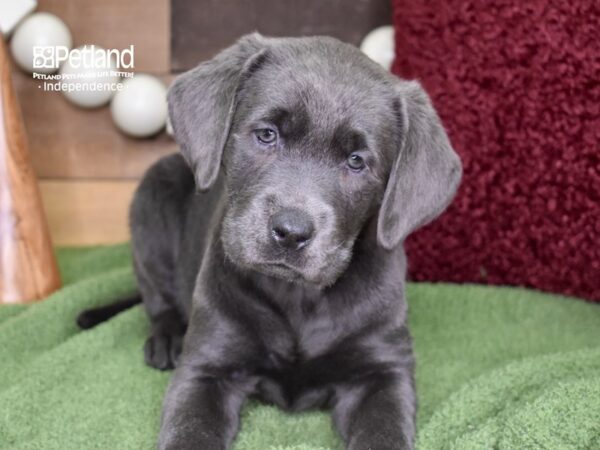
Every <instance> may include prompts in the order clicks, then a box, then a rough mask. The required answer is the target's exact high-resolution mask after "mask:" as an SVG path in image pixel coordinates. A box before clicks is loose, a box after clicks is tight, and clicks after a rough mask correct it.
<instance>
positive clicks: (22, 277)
mask: <svg viewBox="0 0 600 450" xmlns="http://www.w3.org/2000/svg"><path fill="white" fill-rule="evenodd" d="M60 285H61V281H60V274H59V271H58V265H57V263H56V258H55V257H54V253H53V248H52V243H51V241H50V234H49V232H48V225H47V223H46V217H45V215H44V209H43V206H42V202H41V199H40V193H39V190H38V185H37V180H36V177H35V173H34V172H33V168H32V165H31V161H30V159H29V151H28V149H27V140H26V136H25V128H24V125H23V120H22V118H21V112H20V110H19V105H18V103H17V98H16V95H15V92H14V90H13V87H12V81H11V74H10V59H9V56H8V51H7V49H6V45H5V44H4V39H3V37H2V35H1V34H0V304H1V303H26V302H32V301H35V300H38V299H41V298H43V297H45V296H47V295H48V294H50V293H52V292H53V291H55V290H56V289H58V288H59V287H60Z"/></svg>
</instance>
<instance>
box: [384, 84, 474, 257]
mask: <svg viewBox="0 0 600 450" xmlns="http://www.w3.org/2000/svg"><path fill="white" fill-rule="evenodd" d="M396 90H397V95H398V99H399V103H398V109H399V111H398V113H399V115H400V118H399V119H400V120H399V121H400V128H401V130H400V133H401V140H400V142H401V145H400V148H399V149H398V154H397V155H396V159H395V161H394V165H393V167H392V170H391V173H390V176H389V179H388V183H387V187H386V190H385V194H384V197H383V202H382V205H381V208H380V211H379V218H378V222H377V239H378V242H379V245H381V246H382V247H383V248H385V249H388V250H390V249H392V248H394V247H396V246H397V245H398V244H400V243H401V242H402V241H404V239H405V238H406V236H408V235H409V234H410V233H411V232H412V231H414V230H415V229H417V228H418V227H420V226H422V225H425V224H427V223H428V222H430V221H432V220H433V219H435V218H436V217H437V216H438V215H440V214H441V213H442V211H444V209H446V207H447V206H448V204H449V203H450V201H451V200H452V198H453V197H454V194H455V193H456V189H457V188H458V185H459V183H460V179H461V176H462V165H461V163H460V159H459V157H458V155H457V154H456V153H455V152H454V150H453V149H452V146H451V145H450V141H449V140H448V136H447V135H446V131H445V130H444V127H443V126H442V124H441V122H440V119H439V117H438V115H437V113H436V112H435V110H434V109H433V106H432V104H431V100H430V99H429V96H428V95H427V93H426V92H425V91H424V90H423V88H422V87H421V85H420V84H419V83H418V82H416V81H411V82H407V81H400V82H399V83H398V85H397V87H396Z"/></svg>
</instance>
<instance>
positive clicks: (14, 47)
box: [10, 12, 73, 73]
mask: <svg viewBox="0 0 600 450" xmlns="http://www.w3.org/2000/svg"><path fill="white" fill-rule="evenodd" d="M72 45H73V39H72V37H71V32H70V31H69V28H68V27H67V26H66V25H65V23H64V22H63V21H62V20H60V19H59V18H58V17H56V16H55V15H53V14H49V13H44V12H41V13H35V14H32V15H30V16H29V17H27V18H25V20H23V22H21V24H20V25H18V26H17V28H16V29H15V30H14V33H13V37H12V39H11V41H10V50H11V53H12V55H13V58H14V59H15V61H16V63H17V65H18V66H19V67H20V68H21V69H23V70H25V71H27V72H38V73H54V72H56V70H57V69H58V64H55V59H54V56H53V54H52V52H53V49H56V48H57V47H61V48H62V50H65V49H66V50H67V51H68V50H70V49H71V46H72ZM34 47H45V49H43V51H42V49H38V50H39V51H38V53H36V57H35V59H36V62H37V64H35V65H34ZM63 53H64V52H63Z"/></svg>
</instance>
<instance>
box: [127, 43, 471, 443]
mask: <svg viewBox="0 0 600 450" xmlns="http://www.w3.org/2000/svg"><path fill="white" fill-rule="evenodd" d="M168 103H169V111H170V118H171V121H172V125H173V129H174V133H175V137H176V139H177V142H178V144H179V146H180V147H181V155H182V156H180V155H173V156H169V157H166V158H164V159H162V160H160V161H159V162H158V163H157V164H155V165H154V166H153V167H152V168H151V169H150V170H149V171H148V172H147V174H146V175H145V177H144V179H143V181H142V183H141V185H140V187H139V189H138V191H137V194H136V196H135V199H134V202H133V206H132V210H131V227H132V236H133V253H134V264H135V272H136V275H137V281H138V285H139V290H140V293H141V296H142V298H143V303H144V306H145V308H146V311H147V313H148V316H149V318H150V322H151V333H150V337H149V339H148V341H147V343H146V347H145V355H146V360H147V362H148V364H150V365H151V366H153V367H156V368H159V369H169V368H172V367H176V370H175V372H174V374H173V377H172V379H171V382H170V385H169V388H168V390H167V393H166V397H165V400H164V407H163V413H162V424H161V429H160V436H159V439H158V442H159V443H158V447H159V448H160V449H178V450H181V449H200V450H219V449H228V448H231V445H232V442H233V440H234V438H235V436H236V433H237V430H238V427H239V416H240V409H241V408H242V405H243V403H244V401H245V399H246V398H248V397H249V396H252V397H257V398H259V399H262V400H263V401H265V402H269V403H272V404H275V405H278V406H280V407H281V408H284V409H285V410H289V411H300V410H305V409H308V408H331V409H332V411H333V420H334V423H335V425H336V427H337V429H338V430H339V433H340V435H341V437H342V438H343V440H344V442H345V443H346V446H347V448H348V449H351V450H368V449H370V450H394V449H411V448H413V446H414V439H415V409H416V399H415V390H414V382H413V368H414V357H413V351H412V343H411V337H410V334H409V331H408V329H407V325H406V315H407V306H406V301H405V296H404V286H405V273H406V258H405V253H404V251H403V247H402V243H403V241H404V239H405V238H406V236H407V235H408V234H409V233H410V232H412V231H413V230H415V229H416V228H418V227H419V226H421V225H423V224H425V223H427V222H429V221H431V220H433V219H434V218H435V217H436V216H438V215H439V214H440V213H441V212H442V211H443V210H444V209H445V208H446V206H447V205H448V204H449V202H450V201H451V199H452V198H453V196H454V193H455V191H456V189H457V186H458V184H459V180H460V178H461V164H460V160H459V158H458V156H457V155H456V153H455V152H454V151H453V149H452V147H451V145H450V143H449V141H448V138H447V136H446V133H445V131H444V128H443V127H442V125H441V124H440V120H439V118H438V116H437V114H436V112H435V111H434V109H433V107H432V105H431V102H430V100H429V98H428V96H427V94H426V93H425V92H424V91H423V89H422V88H421V87H420V85H419V84H418V83H417V82H409V81H404V80H401V79H398V78H396V77H394V76H392V75H390V74H389V73H387V72H386V71H385V70H383V69H382V68H380V67H379V66H378V65H377V64H375V63H374V62H372V61H371V60H369V59H368V58H367V57H366V56H364V55H363V54H362V53H361V52H360V51H359V50H358V49H356V48H355V47H353V46H351V45H348V44H344V43H342V42H340V41H338V40H335V39H332V38H327V37H307V38H265V37H263V36H261V35H259V34H252V35H248V36H245V37H243V38H241V39H240V40H239V41H238V42H236V43H235V44H234V45H233V46H231V47H229V48H228V49H226V50H224V51H223V52H221V53H220V54H218V55H217V56H216V57H215V58H213V59H212V60H210V61H207V62H204V63H202V64H200V65H199V66H198V67H196V68H195V69H193V70H191V71H189V72H187V73H184V74H183V75H181V76H179V77H178V78H177V79H176V80H175V82H174V84H173V86H172V87H171V88H170V90H169V94H168Z"/></svg>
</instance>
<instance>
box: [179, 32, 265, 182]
mask: <svg viewBox="0 0 600 450" xmlns="http://www.w3.org/2000/svg"><path fill="white" fill-rule="evenodd" d="M267 40H268V38H264V37H262V36H261V35H260V34H258V33H253V34H249V35H246V36H244V37H242V38H241V39H239V40H238V41H237V42H236V43H234V44H233V45H232V46H231V47H229V48H227V49H225V50H223V51H222V52H221V53H219V54H218V55H216V56H215V57H214V58H213V59H211V60H209V61H206V62H203V63H202V64H200V65H199V66H197V67H196V68H195V69H192V70H190V71H188V72H185V73H184V74H182V75H180V76H178V77H177V78H176V79H175V81H174V82H173V84H172V85H171V87H170V88H169V92H168V95H167V101H168V104H169V119H170V121H171V125H172V126H173V134H174V136H175V139H176V140H177V143H178V144H179V147H180V150H181V153H182V155H183V157H184V159H185V160H186V161H187V163H188V165H189V166H190V168H191V169H192V171H193V172H194V176H195V178H196V186H197V187H198V189H199V190H201V191H204V190H207V189H209V188H210V187H211V186H212V185H213V184H214V182H215V181H216V179H217V176H218V174H219V169H220V166H221V159H222V156H223V148H224V147H225V144H226V142H227V139H228V137H229V129H230V127H231V119H232V116H233V114H234V112H235V105H236V95H237V93H238V91H239V90H240V89H241V87H242V84H243V83H244V81H245V80H246V79H247V78H248V77H250V76H251V75H252V73H253V72H255V71H256V70H257V69H258V68H259V66H260V65H261V64H262V62H263V61H264V60H265V59H266V47H267Z"/></svg>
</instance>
